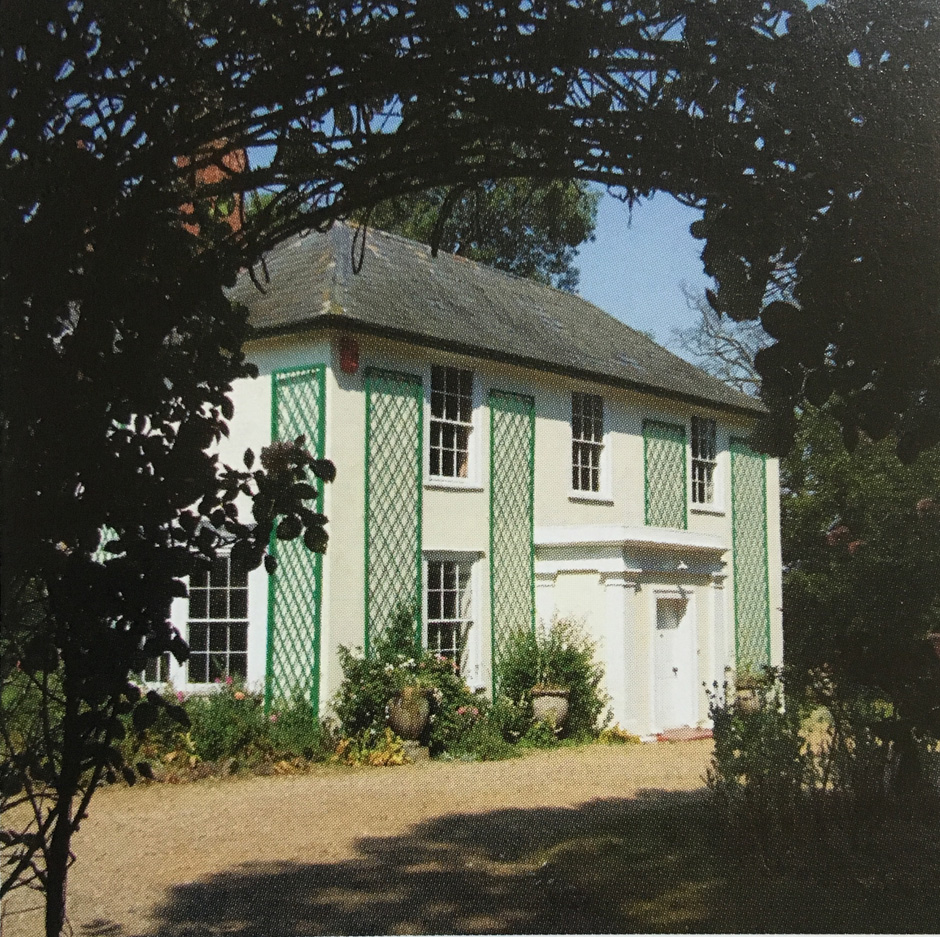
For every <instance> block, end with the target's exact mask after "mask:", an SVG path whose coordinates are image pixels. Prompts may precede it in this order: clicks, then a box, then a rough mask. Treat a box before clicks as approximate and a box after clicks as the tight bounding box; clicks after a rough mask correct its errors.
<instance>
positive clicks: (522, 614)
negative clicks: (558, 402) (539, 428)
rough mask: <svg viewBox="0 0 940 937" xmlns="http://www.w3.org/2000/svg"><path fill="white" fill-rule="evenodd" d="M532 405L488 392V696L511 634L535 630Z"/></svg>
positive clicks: (496, 681) (495, 684) (515, 397)
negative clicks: (490, 668) (490, 675)
mask: <svg viewBox="0 0 940 937" xmlns="http://www.w3.org/2000/svg"><path fill="white" fill-rule="evenodd" d="M534 495H535V402H534V401H533V399H532V398H531V397H525V396H521V395H520V394H511V393H508V392H504V391H499V390H493V391H491V392H490V633H491V640H492V656H493V695H494V696H495V695H496V693H497V692H498V689H499V660H500V656H501V654H502V651H503V648H504V647H505V643H506V641H507V640H508V638H509V636H510V635H512V634H513V633H514V632H515V631H517V630H519V629H523V628H534V627H535V553H534V546H533V544H534V526H533V525H534V519H535V512H534Z"/></svg>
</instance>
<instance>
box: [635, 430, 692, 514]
mask: <svg viewBox="0 0 940 937" xmlns="http://www.w3.org/2000/svg"><path fill="white" fill-rule="evenodd" d="M643 462H644V466H645V473H644V474H645V476H646V480H645V485H646V523H647V526H649V527H673V528H678V529H679V530H685V528H686V523H687V521H686V455H685V427H684V426H680V425H678V424H673V423H661V422H659V421H658V420H644V421H643Z"/></svg>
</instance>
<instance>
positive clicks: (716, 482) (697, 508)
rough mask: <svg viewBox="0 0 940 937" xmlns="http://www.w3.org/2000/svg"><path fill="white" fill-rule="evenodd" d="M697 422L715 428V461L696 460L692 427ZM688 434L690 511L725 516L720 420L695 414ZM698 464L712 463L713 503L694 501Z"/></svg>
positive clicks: (690, 420)
mask: <svg viewBox="0 0 940 937" xmlns="http://www.w3.org/2000/svg"><path fill="white" fill-rule="evenodd" d="M695 420H710V421H711V422H712V424H713V425H714V427H715V457H714V459H696V458H694V457H693V455H692V452H693V448H692V442H693V435H692V427H693V425H694V421H695ZM686 432H687V434H688V440H689V444H688V466H687V472H688V479H689V483H688V491H689V504H688V508H689V511H691V512H692V513H695V514H724V513H725V499H724V473H723V471H722V451H723V450H722V445H721V441H722V440H721V426H720V424H719V423H718V420H717V419H715V417H713V416H706V415H703V414H700V413H696V414H693V415H692V416H690V417H689V421H688V424H687V425H686ZM696 462H711V464H712V500H711V501H696V500H694V495H695V463H696Z"/></svg>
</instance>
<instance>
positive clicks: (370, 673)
mask: <svg viewBox="0 0 940 937" xmlns="http://www.w3.org/2000/svg"><path fill="white" fill-rule="evenodd" d="M339 656H340V665H341V666H342V669H343V682H342V684H341V685H340V688H339V690H338V691H337V693H336V695H335V697H334V698H333V710H334V712H335V713H336V717H337V719H338V720H339V724H340V729H341V732H342V735H343V736H344V737H346V738H349V739H359V738H362V737H363V733H365V734H366V737H369V738H372V739H378V738H380V737H381V736H382V734H383V733H384V731H385V726H386V720H387V718H388V704H389V701H390V700H391V699H392V698H393V697H395V696H396V695H397V694H398V693H400V692H401V691H402V690H403V689H405V688H406V687H417V688H419V689H422V690H424V691H426V692H427V694H428V699H429V701H430V704H431V712H430V719H429V722H428V727H427V729H426V730H425V734H424V737H423V738H422V739H421V741H422V742H423V743H424V744H426V745H428V747H429V748H430V750H431V753H432V754H438V753H440V752H443V751H448V750H451V749H455V748H456V747H457V746H458V744H459V742H460V738H461V736H462V735H463V734H464V733H465V732H466V731H467V730H468V729H469V728H470V727H471V725H472V721H471V720H469V719H468V718H467V713H468V712H469V711H470V710H471V709H473V708H476V709H478V710H479V708H480V706H481V704H482V701H481V699H480V698H479V697H478V696H477V695H476V694H474V693H473V692H472V691H471V690H470V688H469V687H468V686H467V684H466V683H465V682H464V680H463V677H461V675H460V674H459V673H458V672H457V671H456V669H455V667H454V664H453V663H452V662H451V661H450V660H448V659H446V658H444V657H440V656H438V655H435V654H430V653H428V652H427V651H425V650H424V649H422V648H420V647H418V646H417V644H416V642H415V634H414V616H413V613H412V612H411V611H410V610H409V609H408V607H407V606H402V607H400V608H399V609H398V610H397V611H396V612H395V614H394V615H393V616H392V620H391V621H390V622H389V625H388V627H387V628H386V629H385V632H384V633H383V635H382V638H381V639H380V640H379V641H378V642H377V643H376V646H375V648H373V651H372V653H371V654H370V656H368V657H365V656H361V655H358V654H355V653H353V652H352V651H351V650H350V649H349V648H346V647H340V649H339ZM461 710H463V711H462V712H461Z"/></svg>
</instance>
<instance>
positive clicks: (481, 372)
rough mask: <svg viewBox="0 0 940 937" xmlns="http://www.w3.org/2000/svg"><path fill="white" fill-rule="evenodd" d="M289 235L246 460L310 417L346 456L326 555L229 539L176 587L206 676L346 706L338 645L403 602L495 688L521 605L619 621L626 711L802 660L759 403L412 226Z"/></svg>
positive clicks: (263, 306)
mask: <svg viewBox="0 0 940 937" xmlns="http://www.w3.org/2000/svg"><path fill="white" fill-rule="evenodd" d="M352 238H353V231H352V229H351V228H349V227H347V226H345V225H337V226H335V227H334V228H333V229H332V230H331V231H329V232H327V233H325V234H318V233H311V234H309V235H307V236H303V237H294V238H292V239H289V240H287V241H285V242H283V243H282V244H280V245H279V246H278V247H277V248H275V249H274V250H272V251H271V252H270V254H269V255H268V257H267V259H266V266H267V270H268V273H269V276H270V281H269V283H268V284H267V285H266V287H265V292H264V293H261V292H259V291H258V290H257V289H256V287H255V286H254V285H253V284H252V283H251V282H250V281H249V280H248V278H247V277H246V278H245V279H244V280H243V281H242V282H240V284H239V285H238V286H237V287H236V289H235V291H234V296H235V298H237V299H238V300H239V301H241V302H243V303H244V304H245V305H247V306H248V307H249V309H250V311H251V317H252V323H253V326H254V329H255V336H256V337H255V339H254V340H253V341H252V343H251V345H250V348H249V357H250V358H251V360H253V361H254V362H255V363H256V364H257V366H258V368H259V371H260V377H259V378H258V379H257V380H246V381H243V382H241V383H240V384H239V385H238V386H237V387H236V388H235V394H234V400H235V418H234V420H233V422H232V426H231V437H230V439H228V440H226V441H225V443H224V444H223V446H222V447H221V449H222V451H221V455H222V458H223V461H227V462H228V463H229V464H233V465H240V464H241V458H242V454H243V453H244V451H245V449H246V448H249V447H251V448H253V449H254V450H255V452H256V453H257V452H258V451H259V450H260V448H261V447H262V446H263V445H265V444H267V443H269V442H270V441H271V440H272V439H275V438H283V439H293V438H294V437H296V436H297V435H299V434H300V433H304V434H306V436H307V439H308V441H309V443H310V444H311V445H312V447H313V448H315V449H316V451H317V452H318V453H319V454H321V455H324V456H326V457H328V458H330V459H332V460H333V462H334V463H335V465H336V469H337V477H336V481H335V482H334V483H332V484H330V485H326V486H325V489H324V492H323V495H322V499H321V500H322V508H321V509H322V510H323V511H324V513H326V514H327V515H328V517H329V531H330V543H329V549H328V551H327V553H326V555H325V556H322V557H320V556H315V555H312V554H310V553H308V552H307V551H306V550H305V549H304V547H303V546H302V545H300V544H299V543H287V544H284V543H278V544H277V545H276V549H277V554H278V559H279V567H278V572H277V574H276V575H275V576H272V577H268V576H267V575H266V573H265V572H264V571H263V570H257V571H253V572H251V573H249V574H247V575H246V574H245V573H244V572H242V571H239V570H237V569H233V568H232V567H231V564H230V563H229V562H228V561H227V560H224V561H220V562H218V563H217V564H216V567H215V568H214V569H213V570H212V572H211V573H208V574H203V576H202V577H201V578H199V579H197V580H194V581H193V582H192V583H191V589H190V598H189V599H188V601H187V600H181V601H179V602H178V603H177V605H176V607H175V609H174V615H175V619H176V624H177V626H178V627H179V628H180V630H181V631H182V632H183V633H184V634H185V635H187V636H188V640H189V642H190V645H191V648H192V657H191V658H190V661H189V663H188V664H187V665H185V667H178V666H177V665H176V664H175V662H173V663H171V664H170V677H171V678H172V679H173V680H174V682H175V683H176V684H177V685H179V686H184V687H187V686H188V687H189V688H191V689H195V688H196V687H197V686H198V685H199V684H202V683H206V682H209V681H211V680H212V679H214V678H215V677H217V676H222V675H224V674H237V675H243V676H244V677H245V678H246V679H247V680H248V681H249V682H254V683H257V684H264V685H265V686H266V689H267V692H268V693H269V694H270V697H271V698H279V697H282V696H285V695H287V694H289V693H290V692H292V691H293V690H295V689H296V688H297V687H301V688H304V689H307V688H309V690H310V692H311V694H312V698H313V699H314V700H315V701H317V702H318V704H319V707H320V711H321V712H324V711H325V710H326V707H327V706H328V701H329V699H330V697H331V695H332V694H333V692H334V691H335V690H336V688H337V686H338V684H339V682H340V680H341V678H342V674H341V672H340V668H339V663H338V658H337V647H338V646H339V645H341V644H343V645H347V646H356V645H361V646H364V647H365V648H366V649H367V650H368V648H369V646H370V645H371V644H372V643H374V641H375V640H376V638H377V636H378V635H379V634H380V633H381V631H382V629H383V628H384V627H385V626H386V624H387V623H388V621H389V618H390V616H391V615H392V614H393V613H394V612H395V610H396V609H397V608H399V607H401V606H402V604H403V603H404V604H405V605H406V606H408V605H411V604H414V605H415V606H416V607H418V608H420V615H421V621H420V628H421V634H422V636H423V640H424V641H425V643H426V644H427V645H428V646H430V647H432V648H434V649H436V650H438V651H439V652H440V653H442V654H446V655H449V656H452V657H456V658H459V659H460V661H461V666H462V668H463V672H464V674H465V676H466V678H467V680H468V682H469V683H470V684H471V685H473V686H477V687H484V688H486V690H487V691H488V692H491V691H492V690H493V688H494V686H497V687H498V679H499V659H500V648H501V646H502V641H503V640H504V638H505V635H506V634H507V633H509V632H510V630H511V629H514V628H519V627H532V626H533V624H534V623H535V621H536V620H537V619H538V618H542V619H546V620H547V619H549V618H550V617H551V616H552V615H553V614H556V613H557V614H558V615H566V616H567V615H570V616H575V617H577V618H579V619H582V620H583V622H584V624H585V626H586V627H587V629H588V630H589V631H590V633H591V634H592V635H593V636H594V637H595V638H596V640H597V642H598V647H599V653H600V655H601V656H602V660H603V664H604V667H605V670H606V681H607V691H608V692H609V693H610V695H611V697H612V707H613V715H614V719H615V720H616V721H617V722H619V723H620V725H622V726H623V727H624V728H627V729H630V730H632V731H634V732H637V733H640V734H646V733H650V732H654V731H660V730H663V729H667V728H671V727H678V726H684V725H696V724H702V723H704V722H705V721H706V719H707V700H706V696H705V691H704V685H705V684H708V685H711V684H712V682H713V681H716V680H717V681H718V682H719V683H720V682H722V681H723V680H725V679H726V677H727V676H728V674H729V672H730V671H733V670H735V669H741V668H749V669H753V668H756V667H759V666H760V665H762V664H767V663H772V664H776V663H779V662H780V660H781V658H782V628H781V617H780V605H781V579H780V569H781V564H780V532H779V531H780V523H779V510H778V501H779V492H778V468H777V463H776V461H775V460H773V459H769V458H765V457H764V456H762V455H759V454H756V453H754V452H752V451H751V450H750V449H749V448H748V446H747V444H746V442H745V438H746V436H747V434H748V431H749V427H750V426H751V425H752V423H753V421H754V419H755V417H757V416H758V415H759V414H760V413H761V412H762V411H761V405H760V404H759V403H757V402H756V401H754V400H752V399H751V398H749V397H747V396H745V395H743V394H740V393H738V392H737V391H735V390H732V389H730V388H728V387H727V386H726V385H724V384H723V383H721V382H720V381H718V380H716V379H714V378H712V377H710V376H709V375H707V374H705V373H703V372H702V371H700V370H698V369H697V368H695V367H693V366H692V365H690V364H688V363H687V362H685V361H682V360H681V359H679V358H677V357H675V356H674V355H672V354H670V353H669V352H667V351H665V350H664V349H662V348H660V347H659V346H657V345H656V344H655V343H653V342H652V341H650V340H649V339H648V338H646V337H645V336H644V335H642V334H640V333H638V332H635V331H634V330H632V329H630V328H628V327H627V326H626V325H624V324H623V323H621V322H619V321H618V320H615V319H613V318H612V317H610V316H608V315H607V314H605V313H604V312H602V311H601V310H600V309H598V308H596V307H595V306H593V305H591V304H590V303H588V302H585V301H584V300H582V299H580V298H578V297H576V296H571V295H569V294H567V293H562V292H560V291H557V290H553V289H550V288H547V287H544V286H541V285H538V284H536V283H533V282H530V281H527V280H522V279H519V278H517V277H513V276H510V275H508V274H505V273H501V272H499V271H496V270H492V269H489V268H487V267H484V266H482V265H480V264H476V263H473V262H469V261H466V260H464V259H462V258H459V257H454V256H449V255H441V256H438V257H437V258H434V259H432V257H431V255H430V251H429V250H428V249H427V248H426V247H424V246H422V245H419V244H416V243H413V242H410V241H407V240H404V239H402V238H399V237H394V236H391V235H386V234H382V233H379V232H370V234H369V237H368V242H367V246H366V250H365V256H364V263H363V265H362V270H361V272H360V273H358V274H355V273H354V272H353V270H352Z"/></svg>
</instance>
